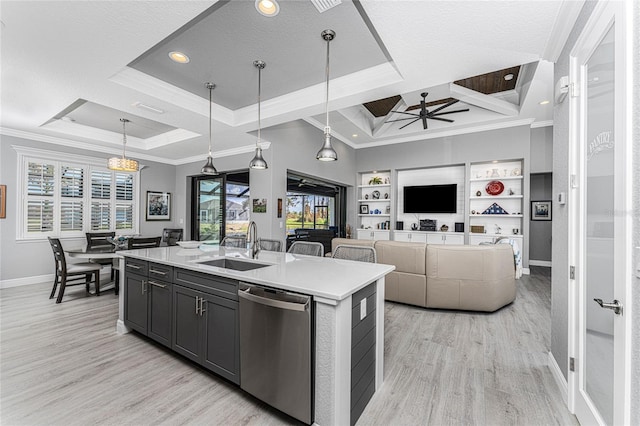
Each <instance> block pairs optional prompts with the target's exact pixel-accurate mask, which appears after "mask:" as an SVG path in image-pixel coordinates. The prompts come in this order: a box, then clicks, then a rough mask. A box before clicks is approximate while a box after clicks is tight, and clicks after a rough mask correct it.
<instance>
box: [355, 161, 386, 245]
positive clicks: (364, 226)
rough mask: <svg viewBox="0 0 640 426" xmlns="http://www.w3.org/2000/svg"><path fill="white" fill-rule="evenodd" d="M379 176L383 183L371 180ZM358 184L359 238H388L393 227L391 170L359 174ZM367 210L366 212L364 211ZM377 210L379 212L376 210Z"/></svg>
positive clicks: (357, 234)
mask: <svg viewBox="0 0 640 426" xmlns="http://www.w3.org/2000/svg"><path fill="white" fill-rule="evenodd" d="M374 178H379V179H380V181H381V183H376V184H373V183H371V180H372V179H374ZM358 182H359V185H358V186H357V193H356V197H357V206H356V208H357V210H356V213H357V217H358V224H357V230H356V231H357V232H356V236H357V238H361V239H374V240H388V239H390V234H391V233H390V229H391V208H392V203H391V198H392V192H391V172H390V171H376V172H363V173H359V174H358ZM363 210H366V213H364V212H363ZM376 211H377V212H376Z"/></svg>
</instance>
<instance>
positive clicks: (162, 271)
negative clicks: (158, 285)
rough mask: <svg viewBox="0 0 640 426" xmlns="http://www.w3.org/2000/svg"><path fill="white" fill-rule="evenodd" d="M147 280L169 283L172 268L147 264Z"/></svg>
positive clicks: (157, 264)
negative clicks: (153, 279)
mask: <svg viewBox="0 0 640 426" xmlns="http://www.w3.org/2000/svg"><path fill="white" fill-rule="evenodd" d="M149 278H156V279H158V280H162V281H169V282H170V281H171V280H172V279H173V266H167V265H163V264H161V263H153V262H149Z"/></svg>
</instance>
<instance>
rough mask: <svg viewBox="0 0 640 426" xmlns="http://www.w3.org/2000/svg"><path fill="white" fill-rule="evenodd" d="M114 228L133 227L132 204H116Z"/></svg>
mask: <svg viewBox="0 0 640 426" xmlns="http://www.w3.org/2000/svg"><path fill="white" fill-rule="evenodd" d="M116 229H133V205H131V204H116Z"/></svg>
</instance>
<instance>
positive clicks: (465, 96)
mask: <svg viewBox="0 0 640 426" xmlns="http://www.w3.org/2000/svg"><path fill="white" fill-rule="evenodd" d="M449 88H450V90H451V97H453V98H456V99H459V100H460V101H461V102H464V103H466V104H469V105H474V106H477V107H480V108H484V109H488V110H490V111H494V112H497V113H499V114H503V115H509V116H512V117H515V116H517V115H518V114H519V113H520V108H519V107H517V106H516V105H514V104H512V103H510V102H507V101H503V100H501V99H497V98H496V97H494V96H490V95H485V94H482V93H479V92H476V91H473V90H470V89H467V88H466V87H462V86H458V85H457V84H453V83H451V84H450V85H449Z"/></svg>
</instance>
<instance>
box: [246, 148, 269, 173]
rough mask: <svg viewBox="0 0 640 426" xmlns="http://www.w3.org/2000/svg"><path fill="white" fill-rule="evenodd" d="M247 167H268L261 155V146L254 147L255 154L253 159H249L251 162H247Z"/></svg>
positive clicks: (260, 168) (261, 168) (262, 168)
mask: <svg viewBox="0 0 640 426" xmlns="http://www.w3.org/2000/svg"><path fill="white" fill-rule="evenodd" d="M249 168H250V169H257V170H264V169H268V168H269V166H268V165H267V162H266V161H265V160H264V158H263V157H262V148H260V147H259V146H258V147H256V155H255V156H254V157H253V160H251V162H250V163H249Z"/></svg>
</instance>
